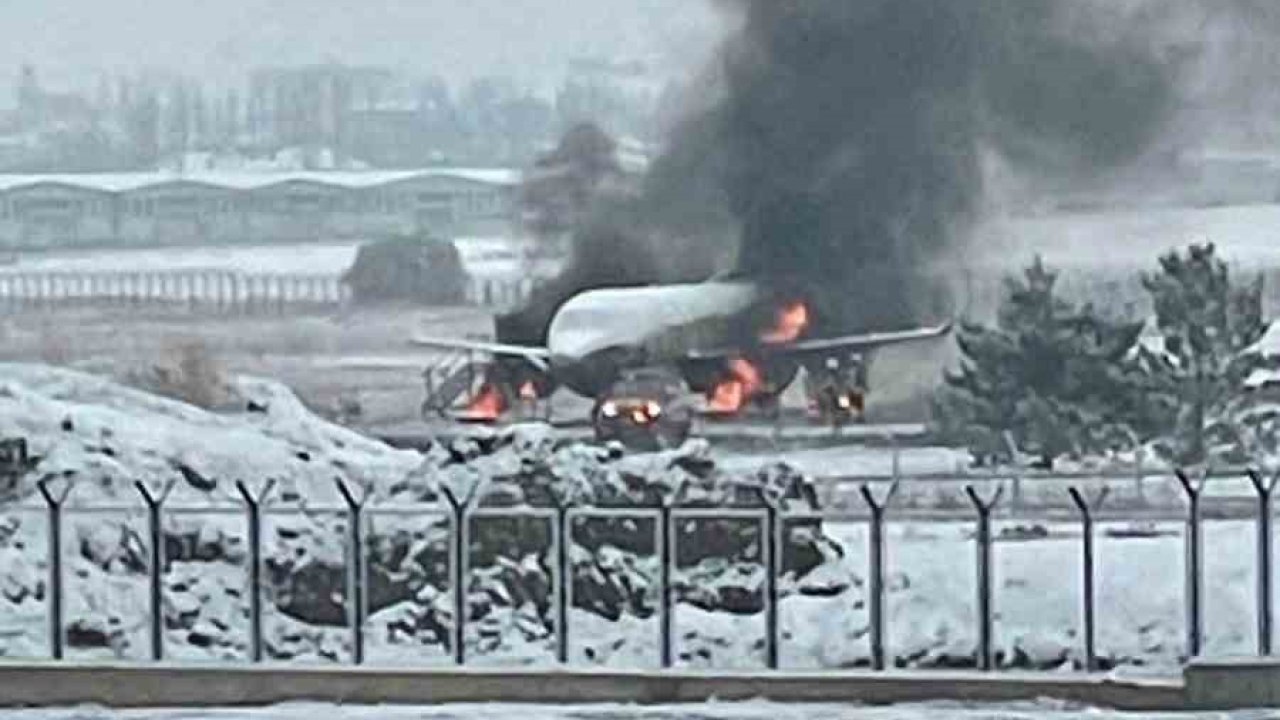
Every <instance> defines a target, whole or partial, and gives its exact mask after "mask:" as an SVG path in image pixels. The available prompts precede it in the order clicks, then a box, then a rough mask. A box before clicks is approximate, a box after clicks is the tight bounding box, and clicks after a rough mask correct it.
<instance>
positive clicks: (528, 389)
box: [520, 380, 538, 400]
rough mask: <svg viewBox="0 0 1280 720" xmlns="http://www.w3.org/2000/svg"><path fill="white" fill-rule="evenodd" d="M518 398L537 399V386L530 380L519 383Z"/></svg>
mask: <svg viewBox="0 0 1280 720" xmlns="http://www.w3.org/2000/svg"><path fill="white" fill-rule="evenodd" d="M520 399H521V400H537V399H538V388H537V387H536V386H535V385H534V384H533V381H532V380H525V381H524V382H523V383H521V384H520Z"/></svg>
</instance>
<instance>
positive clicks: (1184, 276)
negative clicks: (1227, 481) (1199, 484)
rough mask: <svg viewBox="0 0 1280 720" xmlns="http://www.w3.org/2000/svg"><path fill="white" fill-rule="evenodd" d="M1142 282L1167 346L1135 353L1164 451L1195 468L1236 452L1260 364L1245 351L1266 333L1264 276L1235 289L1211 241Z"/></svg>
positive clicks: (1166, 260) (1165, 262)
mask: <svg viewBox="0 0 1280 720" xmlns="http://www.w3.org/2000/svg"><path fill="white" fill-rule="evenodd" d="M1142 283H1143V285H1144V286H1145V287H1146V289H1147V292H1149V293H1150V294H1151V299H1152V304H1153V307H1154V308H1155V324H1156V328H1157V329H1158V331H1159V334H1160V339H1161V341H1162V342H1161V343H1160V345H1161V347H1160V348H1159V351H1156V350H1154V349H1153V348H1151V347H1149V346H1140V347H1139V349H1138V351H1137V360H1138V365H1139V366H1140V368H1141V370H1142V385H1143V390H1144V395H1145V397H1146V398H1147V401H1148V403H1149V406H1148V412H1147V413H1146V416H1147V417H1148V418H1149V419H1151V420H1153V421H1154V423H1155V426H1154V427H1153V428H1152V429H1153V430H1155V431H1156V433H1157V434H1158V435H1159V436H1160V437H1161V438H1162V440H1161V442H1160V443H1159V449H1160V450H1161V451H1162V452H1163V453H1164V454H1165V455H1167V458H1168V459H1169V460H1171V461H1173V462H1176V463H1180V464H1198V463H1204V462H1206V461H1208V460H1210V459H1211V458H1212V457H1213V456H1214V455H1215V454H1217V453H1218V451H1219V449H1220V448H1223V447H1226V448H1231V447H1237V448H1238V446H1239V445H1240V444H1241V438H1240V435H1239V428H1238V427H1237V426H1236V423H1235V422H1234V421H1233V416H1236V415H1238V413H1237V412H1236V411H1235V406H1236V405H1237V404H1238V400H1239V398H1240V394H1241V391H1242V390H1243V389H1244V381H1245V380H1246V379H1247V377H1248V375H1249V373H1250V372H1251V371H1252V370H1253V369H1254V368H1255V366H1256V359H1255V358H1251V356H1250V355H1249V354H1248V353H1245V352H1244V351H1245V350H1246V349H1247V348H1249V347H1250V346H1251V345H1253V344H1254V343H1255V342H1257V341H1258V340H1259V339H1260V338H1261V337H1262V335H1263V333H1264V332H1265V330H1266V325H1265V323H1264V322H1263V319H1262V281H1261V278H1258V279H1256V280H1255V281H1253V282H1251V283H1249V284H1248V285H1247V286H1245V287H1234V286H1233V285H1232V282H1231V276H1230V272H1229V270H1228V268H1227V264H1226V263H1225V262H1223V261H1222V260H1221V259H1220V258H1219V257H1217V255H1216V254H1215V250H1214V246H1213V244H1212V243H1208V244H1205V245H1192V246H1191V247H1189V248H1188V249H1187V251H1186V253H1185V254H1181V253H1178V252H1171V253H1169V254H1167V255H1164V256H1163V257H1161V258H1160V271H1159V272H1156V273H1148V274H1144V275H1143V277H1142Z"/></svg>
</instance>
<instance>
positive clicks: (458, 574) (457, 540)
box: [440, 487, 474, 665]
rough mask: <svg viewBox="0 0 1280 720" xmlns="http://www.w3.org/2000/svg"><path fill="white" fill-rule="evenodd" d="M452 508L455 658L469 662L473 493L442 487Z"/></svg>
mask: <svg viewBox="0 0 1280 720" xmlns="http://www.w3.org/2000/svg"><path fill="white" fill-rule="evenodd" d="M440 492H441V494H442V495H444V497H445V500H446V501H448V503H449V509H450V510H452V511H453V544H452V547H451V548H450V550H451V551H452V553H451V554H452V556H453V557H452V559H451V561H450V563H449V566H450V568H449V569H450V570H451V571H452V574H453V579H452V585H453V661H454V662H455V663H457V664H458V665H463V664H465V663H466V662H467V648H466V640H467V632H466V630H467V627H466V626H467V588H466V584H467V564H468V556H469V555H470V552H469V551H470V540H469V537H468V536H469V533H468V531H467V530H468V528H467V505H469V504H470V502H471V497H472V495H474V492H473V493H472V494H470V495H468V496H466V497H463V498H459V497H458V496H456V495H454V493H453V491H452V490H450V489H449V488H448V487H443V488H441V489H440Z"/></svg>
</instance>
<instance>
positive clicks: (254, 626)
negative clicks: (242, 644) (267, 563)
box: [236, 479, 276, 662]
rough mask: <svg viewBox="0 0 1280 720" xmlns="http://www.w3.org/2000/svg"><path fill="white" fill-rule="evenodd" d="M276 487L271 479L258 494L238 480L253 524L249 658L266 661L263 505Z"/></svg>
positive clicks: (250, 536) (250, 537) (237, 483)
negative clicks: (264, 650)
mask: <svg viewBox="0 0 1280 720" xmlns="http://www.w3.org/2000/svg"><path fill="white" fill-rule="evenodd" d="M275 487H276V481H275V480H274V479H268V480H267V483H266V485H264V486H263V487H262V490H261V491H260V492H259V493H258V494H257V495H254V494H253V493H251V492H249V488H248V486H246V485H245V484H244V482H243V481H242V480H237V481H236V490H237V491H238V492H239V493H240V498H241V499H242V500H244V507H245V512H246V513H247V518H246V519H247V521H248V524H249V659H250V660H252V661H253V662H262V506H263V505H265V504H266V502H267V498H269V497H270V496H271V491H272V490H274V489H275Z"/></svg>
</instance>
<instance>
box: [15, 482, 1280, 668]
mask: <svg viewBox="0 0 1280 720" xmlns="http://www.w3.org/2000/svg"><path fill="white" fill-rule="evenodd" d="M1174 475H1175V476H1176V478H1177V481H1178V486H1179V487H1180V488H1181V492H1182V495H1183V498H1184V501H1185V503H1184V508H1183V521H1184V522H1185V524H1186V534H1185V557H1184V563H1185V572H1186V575H1185V582H1186V585H1185V597H1186V606H1185V627H1186V638H1185V647H1186V656H1188V657H1192V656H1196V655H1199V654H1200V653H1201V651H1202V647H1203V640H1204V591H1203V584H1204V557H1205V554H1204V542H1203V536H1202V528H1203V524H1204V522H1205V518H1204V500H1205V497H1204V490H1205V486H1206V483H1207V482H1208V480H1207V478H1206V477H1200V478H1193V477H1191V476H1190V475H1188V474H1187V473H1185V472H1182V471H1174ZM1244 477H1246V478H1247V479H1248V482H1249V484H1250V486H1251V487H1252V489H1253V495H1254V497H1253V505H1254V513H1253V519H1254V521H1255V522H1256V535H1257V547H1256V580H1257V587H1256V612H1257V617H1256V652H1257V654H1258V655H1260V656H1265V655H1271V654H1272V635H1273V632H1272V627H1273V619H1274V618H1273V612H1274V609H1273V587H1272V586H1273V580H1272V576H1273V561H1272V515H1271V513H1272V502H1271V498H1272V495H1273V490H1274V489H1275V487H1276V483H1277V479H1278V478H1280V475H1276V476H1270V477H1264V476H1263V475H1262V474H1261V473H1259V472H1256V471H1252V470H1249V471H1246V472H1245V473H1244ZM902 479H909V478H899V480H902ZM886 486H887V490H886V489H885V487H886ZM901 486H902V484H901V483H900V482H899V481H898V480H895V481H893V482H889V483H876V482H874V481H869V482H863V483H861V484H860V485H859V486H858V495H859V497H860V499H861V502H862V505H863V509H864V511H865V512H864V513H863V514H861V515H860V516H859V517H860V518H861V521H862V522H865V523H866V528H867V538H868V546H867V551H868V556H867V558H866V562H867V568H868V573H867V580H866V583H867V589H868V596H867V599H866V607H867V614H868V617H869V622H868V628H867V633H868V636H869V647H870V657H869V663H868V664H869V665H870V667H871V668H873V669H876V670H882V669H885V668H886V667H887V666H889V665H890V664H892V662H891V660H890V659H889V658H888V657H887V654H886V647H887V646H888V643H889V640H890V638H889V637H888V628H887V625H886V616H885V598H886V587H887V585H886V572H885V555H886V546H887V544H888V542H887V540H886V536H885V528H886V524H887V523H888V522H890V520H893V521H900V518H898V517H893V518H891V517H890V515H891V514H892V513H893V511H894V508H893V502H894V499H895V497H896V496H897V494H898V493H899V489H900V487H901ZM235 487H236V490H237V494H238V497H239V500H240V507H239V509H238V510H236V512H240V513H243V517H244V520H245V523H246V525H247V548H246V549H247V554H248V560H247V562H246V567H245V571H246V573H247V578H246V580H247V586H248V596H249V597H248V602H249V608H248V620H249V626H248V636H249V641H248V653H247V655H248V660H250V661H252V662H260V661H263V660H264V658H265V656H266V654H267V653H266V646H265V642H264V636H263V616H264V607H263V594H264V588H265V583H264V579H263V566H264V559H263V548H264V540H263V523H264V519H265V516H266V514H267V512H268V511H269V510H273V509H274V508H271V501H272V496H273V493H274V490H275V487H276V484H275V483H274V482H273V481H268V482H267V483H265V484H264V485H263V486H262V487H261V488H260V489H257V490H254V489H251V488H250V487H249V486H248V485H246V484H245V483H243V482H237V483H236V485H235ZM336 487H337V491H338V494H339V496H340V497H341V499H342V504H341V505H339V506H332V507H324V506H310V507H308V508H306V512H309V513H332V514H334V515H341V516H344V517H345V520H346V522H345V525H344V526H343V529H342V532H344V533H345V538H344V541H343V542H344V547H345V553H346V557H347V559H348V560H347V568H346V570H347V573H346V581H345V584H346V587H345V588H342V595H343V602H344V603H345V608H346V616H347V618H348V620H349V622H348V629H349V631H350V659H351V662H353V663H355V664H361V663H363V662H365V649H366V645H367V638H366V636H365V632H366V627H365V626H366V620H367V615H368V599H367V596H366V581H367V579H368V575H367V567H366V561H367V559H368V551H369V548H368V544H367V543H368V541H367V538H366V530H367V527H368V525H367V521H368V519H369V516H370V515H384V514H388V513H391V514H396V515H401V516H406V517H413V518H420V519H422V521H423V523H424V525H425V524H428V523H430V522H432V521H437V520H439V519H441V518H447V519H448V527H449V534H450V542H449V550H448V555H449V563H448V566H449V571H448V572H449V578H448V587H449V588H451V589H452V618H453V619H452V628H451V630H450V638H449V641H448V647H449V649H450V650H451V653H452V661H453V662H454V663H456V664H458V665H463V664H466V663H467V662H468V658H467V642H466V629H467V623H468V615H469V609H468V605H467V603H468V595H467V592H466V588H467V587H468V584H469V577H470V568H471V564H472V559H471V547H472V540H471V535H472V530H473V525H474V524H475V523H476V522H477V521H481V520H489V521H493V520H515V519H521V518H523V519H526V520H536V521H538V522H543V523H546V525H547V527H548V533H547V537H548V538H549V543H548V544H547V545H546V546H545V547H542V548H541V549H540V555H541V556H542V557H545V558H547V559H548V560H547V562H548V566H549V568H550V575H551V576H552V577H553V578H554V586H553V588H552V591H551V593H552V599H551V602H552V606H553V610H554V618H555V620H554V623H553V624H554V632H555V657H556V660H557V661H559V662H561V663H566V662H569V657H570V644H569V638H570V633H571V631H572V627H571V623H570V612H569V611H570V608H572V607H573V606H574V596H573V589H572V587H573V583H572V578H571V575H572V572H573V570H572V562H571V560H570V552H569V550H570V546H571V544H572V542H573V537H574V536H573V528H574V527H575V524H577V523H581V522H584V521H589V520H592V519H604V520H610V519H612V520H632V521H636V522H642V523H651V524H652V525H653V528H654V530H653V532H654V540H653V548H654V553H655V554H656V555H657V561H658V575H659V577H658V583H657V595H658V602H657V615H658V635H659V638H658V640H659V644H658V648H659V649H658V662H659V664H660V666H661V667H663V668H667V667H671V666H672V665H673V663H674V658H675V653H674V644H675V642H676V638H677V637H678V633H677V632H676V629H675V627H674V613H675V593H674V588H675V581H674V580H673V575H672V573H673V570H674V569H675V568H676V564H677V563H676V560H677V552H678V550H679V533H678V532H677V530H676V528H677V527H678V526H679V524H680V523H682V522H685V521H706V520H727V521H737V522H746V523H754V524H757V525H758V527H759V528H761V531H760V533H759V540H758V542H759V557H760V563H761V564H762V565H763V567H764V572H765V579H764V585H763V588H762V594H763V598H762V614H763V619H764V626H765V628H764V631H765V632H764V664H765V665H766V666H767V667H768V668H770V669H775V668H778V667H779V666H780V647H781V643H782V641H783V638H782V635H781V633H780V629H779V613H778V608H779V603H780V592H779V579H780V577H781V575H782V557H783V550H784V535H785V532H786V529H787V527H788V525H789V524H791V523H795V522H800V521H823V520H830V519H831V517H832V516H831V514H829V513H827V512H823V511H810V510H806V511H802V512H792V511H789V510H788V509H787V508H786V507H785V504H784V503H780V502H779V501H777V500H776V499H773V498H772V496H770V495H769V494H767V493H766V492H764V491H763V489H760V490H759V492H758V496H759V505H758V507H726V508H707V507H685V506H682V505H681V504H680V500H679V493H676V494H675V495H674V496H673V497H668V498H667V499H664V500H662V501H660V502H659V504H656V505H654V506H652V507H626V508H621V507H615V508H607V507H591V506H575V505H574V504H572V503H569V502H557V503H556V504H555V505H554V506H551V507H528V506H522V507H487V506H480V505H479V499H480V498H478V497H477V496H476V493H475V492H474V490H475V488H473V489H472V490H473V492H472V493H471V494H470V495H467V496H460V495H458V494H455V493H453V492H451V491H449V490H448V489H444V490H443V491H442V499H443V502H440V503H438V504H423V505H418V506H397V507H394V508H381V507H379V508H377V509H371V506H370V504H369V502H368V495H367V494H365V493H362V492H361V490H360V488H356V487H353V486H351V485H349V484H347V483H345V482H343V481H342V480H337V481H336ZM38 488H39V493H40V497H41V498H42V499H43V502H44V507H43V509H44V511H45V512H46V513H47V518H48V533H47V538H48V550H47V552H48V558H49V562H48V578H47V586H48V588H49V592H48V614H49V631H48V636H49V649H50V655H51V657H52V658H53V659H55V660H60V659H63V658H64V657H65V618H64V598H65V597H66V595H65V585H66V581H67V577H66V572H65V569H64V567H63V556H64V550H65V548H64V547H63V543H64V534H63V528H64V522H65V518H64V515H65V513H66V512H67V510H68V503H67V501H68V497H69V493H70V492H71V490H72V489H73V488H74V485H72V484H70V483H67V484H64V485H63V486H62V487H58V486H57V485H56V482H55V481H50V480H45V481H41V482H40V483H39V485H38ZM135 488H136V490H137V493H138V496H139V497H140V499H141V501H142V509H143V510H144V511H145V516H146V527H147V535H148V546H147V573H148V588H149V592H148V609H147V617H148V637H149V657H150V658H151V659H152V660H157V661H159V660H163V659H164V658H165V657H166V647H165V592H166V590H165V586H164V573H165V556H164V548H165V541H166V540H165V527H164V523H163V518H164V517H165V516H166V514H169V513H211V512H217V510H211V509H209V508H190V507H168V506H166V500H167V499H168V497H169V495H170V491H171V490H172V489H173V483H169V484H167V485H165V486H163V487H161V488H158V489H156V488H152V487H149V486H147V485H145V484H143V483H141V482H139V483H136V484H135ZM963 492H964V496H965V497H966V498H967V502H968V510H969V514H968V518H969V521H971V522H973V523H974V531H975V532H974V540H975V553H976V556H975V558H974V562H975V568H976V575H975V578H976V582H975V593H976V596H975V599H976V608H977V612H976V618H975V622H976V638H977V642H976V649H975V652H974V654H973V656H972V658H973V663H974V665H976V667H978V668H979V669H982V670H992V669H995V668H996V666H997V664H998V659H997V658H996V657H995V655H994V653H993V647H994V639H993V638H994V633H993V619H994V615H995V613H994V610H993V607H994V601H995V599H996V597H997V587H996V585H995V583H994V582H993V562H994V561H993V557H992V547H993V543H994V542H995V535H994V534H993V532H992V523H993V519H995V518H997V517H1002V516H1003V515H1002V514H1003V513H1006V512H1008V511H1009V508H1008V505H1007V503H1006V502H1005V501H1006V500H1007V498H1006V497H1005V494H1004V487H1003V486H1001V487H997V488H996V489H995V490H994V491H991V490H984V489H983V488H981V487H980V486H977V485H974V484H966V485H964V486H963ZM1065 495H1066V499H1067V500H1068V501H1069V503H1070V505H1071V506H1072V507H1073V508H1074V510H1075V520H1076V522H1078V524H1079V528H1080V531H1081V532H1080V538H1081V539H1080V554H1079V562H1080V564H1079V573H1080V575H1079V578H1080V581H1081V584H1080V588H1081V591H1080V598H1079V602H1080V606H1079V607H1080V616H1079V617H1080V620H1079V622H1080V627H1079V638H1080V639H1079V642H1080V645H1081V647H1080V650H1081V651H1082V655H1083V663H1082V665H1083V668H1084V669H1086V670H1089V671H1093V670H1098V669H1100V668H1101V667H1102V664H1101V663H1100V661H1099V655H1098V651H1097V628H1096V625H1097V623H1096V616H1097V613H1096V610H1097V597H1096V586H1097V572H1096V570H1097V568H1096V565H1097V563H1096V553H1095V534H1096V531H1095V525H1096V523H1097V522H1099V521H1100V520H1102V519H1105V518H1106V517H1108V513H1107V512H1106V510H1105V501H1106V499H1107V496H1108V492H1107V488H1106V487H1105V486H1104V487H1102V488H1100V489H1096V490H1092V491H1091V490H1089V489H1087V488H1084V487H1081V486H1078V485H1072V486H1071V487H1069V488H1068V489H1067V491H1066V493H1065ZM137 509H138V507H137V506H136V505H135V506H132V507H130V506H111V507H107V506H89V507H86V508H75V512H77V513H85V512H121V511H124V512H129V511H136V510H137ZM280 510H281V511H287V512H291V513H297V512H300V510H299V509H298V508H296V507H291V508H281V509H280ZM844 517H849V515H848V514H847V513H846V514H845V515H844ZM1110 517H1119V518H1126V517H1129V516H1128V515H1127V514H1119V515H1116V514H1114V513H1113V514H1111V515H1110Z"/></svg>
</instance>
